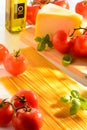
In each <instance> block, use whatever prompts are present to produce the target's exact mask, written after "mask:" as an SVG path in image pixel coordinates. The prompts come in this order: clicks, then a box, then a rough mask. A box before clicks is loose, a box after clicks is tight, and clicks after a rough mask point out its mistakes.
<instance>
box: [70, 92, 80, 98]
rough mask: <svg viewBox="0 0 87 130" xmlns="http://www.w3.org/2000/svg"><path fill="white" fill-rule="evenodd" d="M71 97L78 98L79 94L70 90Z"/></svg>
mask: <svg viewBox="0 0 87 130" xmlns="http://www.w3.org/2000/svg"><path fill="white" fill-rule="evenodd" d="M71 95H72V96H73V97H74V98H79V96H80V94H79V92H78V91H77V90H72V91H71Z"/></svg>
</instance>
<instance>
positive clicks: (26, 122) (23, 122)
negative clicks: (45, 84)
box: [12, 108, 43, 130]
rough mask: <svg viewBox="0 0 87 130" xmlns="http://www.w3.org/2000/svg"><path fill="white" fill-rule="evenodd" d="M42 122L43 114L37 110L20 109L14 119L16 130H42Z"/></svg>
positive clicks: (13, 123)
mask: <svg viewBox="0 0 87 130" xmlns="http://www.w3.org/2000/svg"><path fill="white" fill-rule="evenodd" d="M42 122H43V117H42V113H41V112H40V111H39V110H38V109H36V108H22V109H19V110H17V112H16V115H15V116H13V118H12V125H13V127H14V128H15V130H40V129H41V127H42Z"/></svg>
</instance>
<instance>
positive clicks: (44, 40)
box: [35, 34, 53, 51]
mask: <svg viewBox="0 0 87 130" xmlns="http://www.w3.org/2000/svg"><path fill="white" fill-rule="evenodd" d="M35 40H36V42H38V46H37V50H38V51H43V50H45V49H46V45H48V47H50V48H52V47H53V44H52V42H51V40H50V37H49V35H48V34H47V35H45V36H44V37H36V38H35Z"/></svg>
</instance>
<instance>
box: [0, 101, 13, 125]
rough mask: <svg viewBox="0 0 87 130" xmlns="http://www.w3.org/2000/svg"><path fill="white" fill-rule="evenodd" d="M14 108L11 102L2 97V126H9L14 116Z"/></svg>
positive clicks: (0, 104) (0, 110)
mask: <svg viewBox="0 0 87 130" xmlns="http://www.w3.org/2000/svg"><path fill="white" fill-rule="evenodd" d="M13 113H14V110H13V108H12V106H11V105H10V104H9V103H5V100H3V99H0V126H3V127H4V126H7V125H8V124H9V123H10V121H11V119H12V116H13Z"/></svg>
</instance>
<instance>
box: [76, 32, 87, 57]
mask: <svg viewBox="0 0 87 130" xmlns="http://www.w3.org/2000/svg"><path fill="white" fill-rule="evenodd" d="M73 50H74V53H75V54H76V55H77V56H87V35H86V34H84V35H80V36H79V37H77V38H76V39H75V43H74V46H73Z"/></svg>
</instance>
